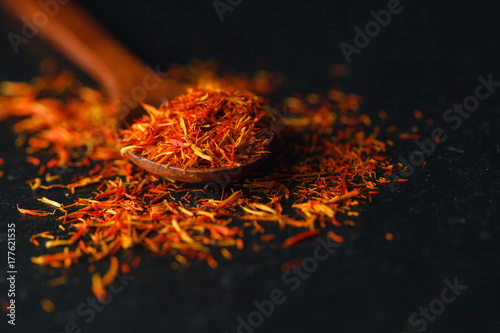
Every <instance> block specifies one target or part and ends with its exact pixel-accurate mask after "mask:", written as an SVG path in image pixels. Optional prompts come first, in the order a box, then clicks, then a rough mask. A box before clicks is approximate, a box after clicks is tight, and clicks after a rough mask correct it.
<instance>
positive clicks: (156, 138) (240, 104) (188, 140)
mask: <svg viewBox="0 0 500 333" xmlns="http://www.w3.org/2000/svg"><path fill="white" fill-rule="evenodd" d="M143 107H144V108H145V110H146V111H147V112H148V114H147V115H145V116H143V117H142V118H140V119H137V120H136V121H135V122H134V124H133V125H132V126H131V127H130V128H128V129H126V130H122V131H121V135H120V136H121V137H122V138H123V140H122V142H121V144H122V145H123V147H122V148H121V152H122V153H123V152H125V151H131V152H133V153H134V154H136V155H139V156H141V157H143V158H146V159H148V160H149V161H152V162H155V163H157V164H162V165H164V166H166V167H167V166H170V165H172V166H177V167H183V168H191V167H196V168H216V167H229V168H232V167H235V166H236V167H238V166H240V165H241V164H244V163H245V162H248V161H249V160H251V159H253V158H256V157H259V156H260V155H262V154H266V153H268V151H267V147H268V146H269V139H270V137H271V130H270V128H269V126H268V121H267V118H268V116H267V112H266V110H265V109H264V107H265V103H264V101H263V100H262V98H259V97H258V96H257V95H255V94H253V93H251V92H249V91H245V90H237V91H235V90H232V89H225V90H207V89H195V90H192V91H190V92H189V93H187V94H185V95H181V96H179V97H177V98H175V99H174V100H172V101H169V102H166V103H164V104H162V105H161V106H160V107H159V108H158V109H157V108H155V107H153V106H151V105H143Z"/></svg>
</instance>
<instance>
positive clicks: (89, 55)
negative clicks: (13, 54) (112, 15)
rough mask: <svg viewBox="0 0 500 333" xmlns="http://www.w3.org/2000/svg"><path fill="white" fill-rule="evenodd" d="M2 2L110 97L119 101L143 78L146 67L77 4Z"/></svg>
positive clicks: (62, 1)
mask: <svg viewBox="0 0 500 333" xmlns="http://www.w3.org/2000/svg"><path fill="white" fill-rule="evenodd" d="M0 2H1V3H2V4H3V6H4V7H5V9H6V10H7V11H9V12H10V13H11V14H12V15H13V16H14V17H16V18H18V19H19V20H21V21H23V22H24V24H27V23H26V22H27V21H29V22H31V28H33V30H34V31H35V33H36V34H38V35H39V36H40V37H42V38H44V39H45V40H46V41H48V42H49V43H50V44H51V45H52V46H54V47H55V48H56V49H57V50H59V51H60V52H61V53H62V54H64V55H65V56H66V57H67V58H69V59H70V60H71V61H73V62H74V63H75V64H76V65H77V66H79V67H80V68H81V69H82V70H83V71H84V72H86V73H87V74H89V75H90V76H91V77H92V78H93V79H94V80H96V81H97V82H98V83H99V84H100V85H101V86H102V87H103V88H104V89H105V90H106V91H107V92H108V93H109V94H110V95H111V97H116V98H118V97H119V94H120V93H121V92H122V91H126V90H127V88H130V87H133V86H134V84H136V83H137V81H138V80H141V78H142V77H143V76H144V73H145V68H146V65H145V64H144V63H143V62H142V61H141V60H140V59H139V58H137V57H136V56H135V55H133V54H132V53H130V52H129V51H128V50H127V49H126V48H125V46H123V45H122V44H121V43H120V42H118V41H117V40H116V39H115V38H114V37H113V36H112V35H111V34H110V33H109V32H108V31H107V30H106V29H105V28H104V27H103V26H102V25H101V24H99V23H98V22H97V21H96V20H95V19H94V18H93V17H91V15H90V14H89V13H87V12H86V11H85V10H84V8H82V7H81V6H79V5H78V4H77V3H76V1H73V0H71V1H68V0H53V1H45V2H40V1H39V0H0ZM41 4H44V5H43V7H42V5H41ZM48 4H50V5H48Z"/></svg>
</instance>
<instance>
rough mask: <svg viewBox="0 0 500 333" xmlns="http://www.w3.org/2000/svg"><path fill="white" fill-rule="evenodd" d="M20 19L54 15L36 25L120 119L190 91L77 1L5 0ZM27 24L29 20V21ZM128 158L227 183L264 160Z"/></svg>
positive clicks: (159, 170) (180, 175)
mask: <svg viewBox="0 0 500 333" xmlns="http://www.w3.org/2000/svg"><path fill="white" fill-rule="evenodd" d="M0 1H1V3H2V4H3V5H4V7H5V8H6V9H7V10H8V11H9V12H10V13H11V14H13V15H14V16H15V17H17V18H18V19H20V20H21V19H23V18H25V19H26V18H28V20H29V19H30V18H33V17H36V16H38V17H40V16H41V15H44V16H46V17H47V18H48V20H47V21H46V23H45V24H43V25H41V24H40V26H36V25H35V27H36V29H38V34H39V35H40V37H42V38H44V39H45V40H47V41H48V42H49V43H50V44H51V45H52V46H54V47H55V48H56V49H58V50H59V51H60V52H61V53H62V54H64V55H65V56H66V57H67V58H69V59H70V60H71V61H73V62H74V63H75V64H76V65H77V66H79V67H80V68H81V69H82V70H83V71H85V72H86V73H87V74H89V75H90V76H91V77H92V78H93V79H95V80H96V81H97V82H98V83H99V84H100V85H101V86H102V87H103V88H104V89H105V91H106V92H107V93H108V94H109V95H110V96H111V97H112V98H113V99H115V100H116V101H117V103H118V111H119V112H118V117H119V118H120V120H122V121H123V120H124V119H125V118H126V117H127V116H128V115H129V114H131V113H134V112H133V111H134V110H135V109H137V108H138V107H139V101H144V102H146V103H148V104H152V105H159V104H160V103H161V102H162V101H164V100H165V99H171V98H173V97H175V96H178V95H180V94H182V93H185V92H186V90H187V88H188V87H187V85H184V84H181V83H179V82H177V81H175V80H173V79H170V78H168V77H165V76H164V75H161V74H160V73H156V72H155V71H154V70H153V69H152V68H150V67H149V66H147V65H146V64H145V63H144V62H143V61H141V60H140V59H139V58H137V57H136V56H135V55H133V54H132V53H131V52H130V51H129V50H127V49H126V47H125V46H124V45H122V44H121V43H120V42H118V41H117V40H116V39H115V38H114V37H113V36H112V35H111V34H110V33H109V32H107V31H106V29H105V28H104V27H103V26H102V25H100V24H99V22H97V21H96V20H94V19H93V18H92V17H91V16H90V15H89V14H88V13H87V12H86V11H85V10H84V9H83V8H82V7H80V6H79V5H78V4H77V3H75V1H70V2H67V3H64V4H60V3H59V2H57V1H54V2H53V4H55V7H53V8H52V9H50V11H51V12H47V8H42V7H41V6H40V4H39V1H38V0H0ZM25 24H26V23H25ZM124 156H125V157H127V158H128V159H130V160H131V161H132V162H133V163H135V164H137V165H138V166H140V167H142V168H144V169H146V170H147V171H149V172H152V173H154V174H157V175H159V176H162V177H165V178H169V179H174V180H179V181H183V182H191V183H226V182H230V181H235V180H238V179H241V178H243V177H245V176H246V175H248V173H250V172H251V171H253V170H254V169H255V168H256V167H257V166H258V164H259V163H260V162H261V161H262V159H263V157H262V156H256V157H254V158H252V159H250V160H248V161H247V163H245V164H244V165H242V166H240V167H236V168H204V169H196V168H182V167H174V166H169V167H165V166H163V165H159V164H156V163H154V162H152V161H149V160H147V159H144V158H142V157H140V156H137V155H135V154H133V153H131V152H126V153H124Z"/></svg>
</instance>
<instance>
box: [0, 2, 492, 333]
mask: <svg viewBox="0 0 500 333" xmlns="http://www.w3.org/2000/svg"><path fill="white" fill-rule="evenodd" d="M402 5H403V7H404V9H403V11H402V12H401V13H400V14H398V15H395V16H393V17H392V21H391V23H390V24H389V25H388V26H387V27H386V28H384V29H383V30H382V31H381V32H380V34H379V35H378V36H376V37H374V38H373V40H372V41H371V43H370V44H369V45H368V46H367V47H366V48H364V49H363V50H361V53H360V54H359V55H358V54H354V55H353V57H352V63H351V64H350V70H351V76H350V77H348V78H346V79H343V80H342V81H343V82H342V83H343V85H344V89H346V90H347V91H349V92H355V93H359V94H361V95H363V96H364V98H365V99H364V103H363V106H362V107H363V110H364V111H366V112H368V113H370V114H372V115H376V113H377V111H378V110H379V109H385V110H386V111H387V112H388V114H389V123H390V124H396V125H398V128H399V131H401V132H406V131H409V130H411V128H412V126H415V125H418V126H419V127H420V128H421V131H422V132H423V136H422V137H423V138H426V137H429V136H430V133H431V131H432V129H434V128H438V127H439V128H442V129H443V130H445V132H446V134H447V135H448V140H447V141H446V142H444V143H443V144H442V145H440V146H439V147H438V148H437V150H436V151H435V152H434V153H433V154H432V155H431V156H429V157H428V159H427V166H426V167H425V168H417V169H416V171H415V172H414V174H413V175H411V176H410V177H409V179H408V182H407V183H400V184H398V186H397V191H395V192H392V191H390V189H389V188H388V187H385V188H382V190H381V191H380V194H379V195H377V196H375V200H374V202H373V203H372V204H371V205H366V206H362V207H360V209H359V211H360V216H359V217H356V218H355V221H356V223H357V225H356V227H354V228H345V229H344V231H345V236H346V242H345V244H344V245H343V246H342V247H340V248H339V249H337V250H335V252H334V254H333V255H332V256H331V257H329V259H328V260H327V261H325V262H322V263H320V264H319V267H318V269H317V270H316V271H315V272H313V273H311V275H310V277H309V278H308V279H306V280H304V281H303V282H302V284H301V286H300V288H298V290H296V291H293V292H292V291H291V290H290V286H291V285H290V284H288V283H286V282H284V281H283V280H282V272H281V270H280V265H281V263H283V262H284V261H286V260H289V259H293V258H298V257H302V258H304V257H308V256H311V255H312V253H313V250H314V248H315V247H316V245H317V244H316V243H315V242H310V243H306V244H304V245H303V246H300V247H298V248H294V249H291V250H282V249H279V248H277V246H276V244H278V242H275V243H271V244H270V245H265V246H264V248H263V251H261V252H253V251H252V250H251V249H250V248H248V247H247V248H246V249H245V250H244V251H242V252H241V253H237V254H236V255H235V258H234V259H233V260H232V261H221V262H220V267H219V268H218V269H215V270H214V269H211V268H208V267H207V265H206V264H202V263H194V264H193V267H191V268H186V269H180V270H173V269H171V268H170V262H171V258H169V257H161V258H150V257H149V255H146V254H145V255H144V260H143V262H142V263H141V265H140V266H139V267H138V268H137V269H134V270H133V271H132V272H131V275H133V276H134V277H135V278H134V279H133V280H132V281H130V282H129V284H128V285H127V286H126V287H125V288H124V290H123V291H122V292H121V293H119V294H116V295H115V296H114V297H113V300H112V301H111V302H110V304H108V305H106V306H105V307H104V308H103V309H102V311H101V312H97V313H96V316H95V318H94V319H93V320H92V321H91V322H90V323H86V322H85V319H88V317H87V316H84V317H79V316H78V315H77V314H76V312H75V309H76V308H77V306H78V305H79V304H80V303H81V302H85V301H86V299H87V297H92V294H91V291H90V275H89V274H88V273H87V265H86V264H82V265H78V266H76V267H74V268H72V269H71V270H69V284H67V285H64V286H61V287H57V288H48V287H47V286H46V282H47V280H49V279H50V278H53V277H57V276H59V275H60V270H56V269H46V268H41V267H38V266H36V265H33V264H31V263H30V257H31V256H33V255H38V254H41V250H40V249H38V248H36V247H35V246H33V245H32V244H30V243H29V242H28V239H29V236H30V235H31V234H32V233H34V232H36V231H44V230H47V229H50V228H53V223H52V222H51V221H50V220H43V219H42V220H40V219H36V218H29V217H23V216H20V214H19V213H18V212H17V211H16V209H15V204H16V203H20V204H25V206H29V205H31V207H33V206H36V201H35V199H36V198H37V197H40V193H33V192H32V191H31V190H30V189H29V187H28V186H27V185H26V184H25V180H26V179H30V178H33V174H34V172H35V169H34V168H33V167H30V166H29V165H28V164H27V163H26V162H24V157H25V156H24V153H23V150H22V148H16V147H15V146H14V139H15V137H14V135H13V134H12V133H11V132H10V125H11V124H12V121H10V122H3V123H0V137H1V146H0V157H3V158H4V159H5V160H6V165H4V166H3V167H2V170H4V172H5V175H4V177H3V178H1V179H0V188H1V191H0V207H1V218H0V232H1V233H2V234H1V235H2V237H1V241H0V245H1V251H2V252H1V253H2V255H1V257H0V262H1V264H0V265H1V267H2V268H4V267H5V265H6V257H5V252H4V251H6V242H5V234H4V233H5V231H6V225H7V224H8V223H12V222H14V223H16V234H17V249H16V256H17V266H18V275H17V291H18V293H17V296H16V302H17V303H16V304H17V312H16V323H17V325H16V327H15V329H14V331H16V332H39V331H44V332H63V331H64V330H65V324H66V322H68V321H69V320H74V321H76V322H77V323H78V325H79V328H80V329H81V331H82V332H119V331H120V332H148V331H151V332H157V331H159V332H235V331H236V327H237V325H238V322H237V317H238V316H242V317H244V318H246V317H247V316H248V315H249V314H250V313H251V312H252V311H255V309H256V308H255V306H254V305H253V304H252V302H253V301H254V300H257V301H262V300H264V299H269V295H270V292H271V291H272V290H274V289H275V288H279V289H281V290H283V291H284V292H285V296H286V301H285V302H284V303H283V304H281V305H279V306H276V308H275V310H274V313H273V314H272V315H271V316H270V317H269V318H265V320H264V323H263V325H262V326H260V327H259V328H257V329H255V332H309V331H314V332H401V331H404V330H405V328H407V329H409V327H408V326H405V325H407V324H406V323H407V321H408V318H409V317H410V315H411V314H412V313H413V312H418V311H419V308H420V307H427V306H428V305H429V303H430V302H431V301H433V300H434V299H436V298H440V296H441V291H442V290H443V289H444V288H445V284H444V283H443V281H444V280H445V279H448V280H449V281H453V280H454V278H455V277H457V278H458V281H459V283H460V284H465V285H467V289H466V290H465V291H463V292H462V294H461V295H460V296H459V297H458V298H457V299H456V300H455V301H454V302H452V303H451V304H448V305H446V308H445V310H444V311H443V313H442V314H440V315H439V316H437V318H436V319H435V320H434V321H433V322H430V321H429V322H428V327H427V328H426V329H425V331H426V332H500V319H499V318H500V304H499V297H500V294H499V288H498V283H499V277H500V274H499V273H500V272H499V270H500V266H499V263H500V258H499V257H500V254H499V245H498V240H497V238H496V237H498V236H499V232H500V227H499V225H498V220H499V219H498V215H499V211H500V208H499V205H498V201H499V198H500V190H499V185H500V183H499V181H500V176H499V173H498V168H499V166H500V163H499V157H500V115H499V111H500V109H499V108H500V88H499V91H497V92H495V93H493V94H492V95H491V97H490V98H488V99H487V100H485V101H482V102H481V103H480V106H479V109H478V110H477V111H476V112H475V113H473V114H471V116H470V117H469V118H467V119H464V121H463V124H462V126H460V127H459V128H458V129H456V130H453V129H452V128H451V127H450V124H448V123H445V122H444V121H443V118H442V116H443V113H444V112H445V110H446V109H448V108H450V107H452V105H453V103H462V101H463V100H464V98H465V97H467V96H468V95H471V94H473V93H474V90H475V87H476V85H477V84H478V79H477V77H478V76H479V75H482V76H484V77H487V76H488V75H489V74H492V77H493V80H494V81H500V71H499V69H500V66H499V65H498V59H500V57H499V55H500V52H499V51H500V48H499V45H498V40H499V37H500V36H499V34H500V20H499V17H498V16H499V15H498V14H497V12H498V8H497V5H496V4H495V2H493V1H490V2H472V1H458V2H456V1H455V2H445V1H429V0H421V1H413V2H409V1H402ZM87 6H88V8H89V9H90V10H91V11H92V12H94V13H95V14H96V15H97V16H98V17H99V18H100V19H101V20H102V21H104V22H106V25H107V26H108V27H109V28H110V29H111V30H112V31H113V32H114V33H115V34H116V35H117V36H119V37H120V38H121V39H122V40H123V41H124V42H125V43H126V44H127V45H128V46H129V47H130V48H131V49H133V50H134V52H136V53H138V54H139V55H140V56H141V57H143V58H144V59H146V60H147V61H148V62H149V63H150V64H151V65H152V66H154V65H156V64H159V65H160V66H163V68H166V66H167V65H168V64H169V63H171V62H180V63H186V62H187V61H188V60H189V59H190V58H192V57H198V58H204V59H207V58H212V57H214V58H218V59H221V62H222V63H223V64H226V65H231V66H233V67H234V68H236V70H238V71H248V72H253V71H255V70H256V69H259V68H265V69H269V70H272V71H274V70H280V71H282V72H283V73H284V74H285V75H286V76H287V77H288V81H287V86H286V87H285V88H284V91H285V92H291V91H302V92H308V91H310V90H311V89H319V90H322V91H325V90H327V89H328V88H329V86H330V84H331V83H332V82H333V79H332V78H331V77H329V76H328V66H329V65H330V64H332V63H345V62H346V60H345V59H344V57H343V55H342V52H341V50H340V48H339V44H340V43H341V42H346V43H351V44H352V43H353V38H354V34H355V33H354V30H353V28H354V27H355V26H359V27H364V25H365V24H366V23H367V22H369V21H370V20H372V17H371V15H370V11H371V10H376V11H378V10H381V9H384V8H386V6H387V2H383V1H382V2H372V3H369V4H367V3H365V2H361V1H345V2H335V1H334V2H329V1H322V2H321V1H313V2H311V1H309V2H299V1H243V2H242V3H241V4H240V5H238V6H237V7H235V8H234V10H233V11H232V12H227V13H225V20H224V21H223V22H221V21H220V20H219V18H218V16H217V13H216V12H215V10H214V8H213V6H212V2H211V1H197V2H195V1H182V2H181V1H169V2H168V3H167V2H162V1H155V2H153V1H151V2H148V3H147V4H144V3H141V2H140V1H121V2H120V3H119V5H118V4H111V2H110V1H96V0H93V1H88V2H87ZM2 22H3V24H2V26H1V28H0V29H1V31H0V35H1V36H2V37H1V38H0V50H1V51H0V56H1V58H0V79H9V80H28V79H30V78H31V77H33V76H35V75H36V74H37V64H38V63H39V61H40V60H41V59H42V58H43V57H44V56H46V55H53V53H52V52H51V51H50V49H48V48H46V47H45V46H44V45H43V44H42V43H40V42H38V41H36V40H32V41H30V42H29V43H28V45H25V46H22V47H21V52H20V53H19V54H15V53H14V52H13V50H12V48H11V46H10V44H9V41H8V40H7V38H6V34H7V33H8V32H9V31H17V30H16V29H18V27H16V25H15V24H14V23H13V22H12V21H10V20H8V19H7V18H6V17H5V16H2ZM61 66H62V67H63V68H64V66H68V65H64V64H63V65H61ZM416 108H418V109H421V110H422V111H423V112H424V115H425V118H434V119H435V123H434V125H432V126H428V125H425V122H423V121H417V120H416V119H414V118H413V116H412V111H413V110H414V109H416ZM374 118H375V117H374ZM414 149H416V146H415V143H414V142H413V141H411V140H407V141H403V142H398V143H397V145H396V146H395V147H394V148H393V149H391V150H390V151H389V154H390V155H391V156H393V157H394V158H395V159H397V157H398V156H399V155H400V154H402V156H404V157H405V158H408V155H409V154H410V153H411V152H412V151H413V150H414ZM67 175H71V172H69V173H68V174H67ZM386 232H392V233H393V234H394V236H395V239H394V241H393V242H388V241H386V240H385V239H384V234H385V233H386ZM285 236H286V235H285V234H281V235H280V238H281V239H282V238H283V237H285ZM273 244H274V245H273ZM137 253H138V251H136V250H131V251H129V252H125V253H124V254H123V255H124V256H127V255H130V256H132V257H133V256H134V255H136V254H137ZM0 274H1V279H0V283H1V284H0V289H1V292H0V301H3V300H5V299H6V294H7V290H6V289H7V288H6V284H5V280H4V276H5V275H4V270H2V272H1V273H0ZM42 298H49V299H51V300H52V301H53V302H54V303H55V306H56V310H55V311H54V312H53V313H52V314H47V313H46V312H44V311H43V309H42V308H41V306H40V300H41V299H42ZM419 318H421V317H419ZM6 321H7V317H6V316H5V315H4V314H2V316H1V318H0V322H1V324H0V325H1V326H0V327H2V329H1V330H2V332H3V331H4V329H3V327H7V329H11V328H12V327H8V325H6ZM7 329H6V330H7ZM415 331H416V330H413V331H412V330H409V332H415Z"/></svg>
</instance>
